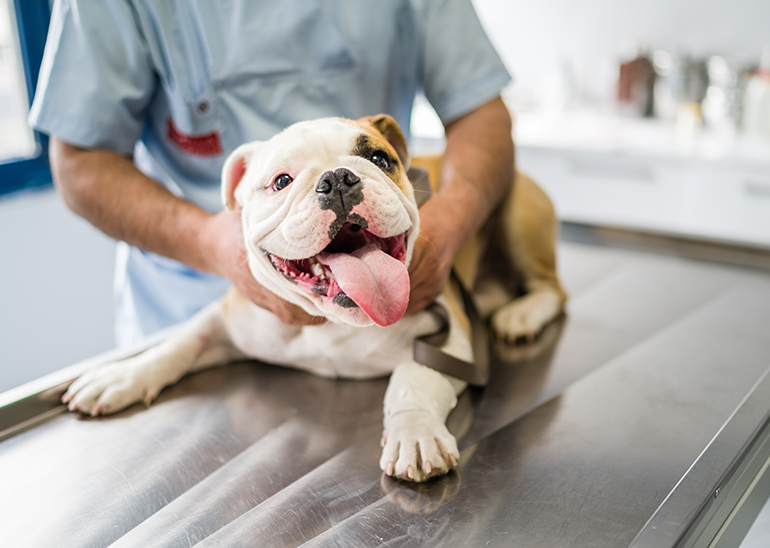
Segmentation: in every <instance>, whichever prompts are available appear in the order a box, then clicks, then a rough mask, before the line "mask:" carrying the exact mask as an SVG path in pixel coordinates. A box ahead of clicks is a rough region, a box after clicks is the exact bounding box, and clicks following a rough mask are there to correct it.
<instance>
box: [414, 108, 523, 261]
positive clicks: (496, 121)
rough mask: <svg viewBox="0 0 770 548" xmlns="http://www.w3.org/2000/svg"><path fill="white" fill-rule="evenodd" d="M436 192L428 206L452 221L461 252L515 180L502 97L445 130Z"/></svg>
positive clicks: (505, 110) (508, 119)
mask: <svg viewBox="0 0 770 548" xmlns="http://www.w3.org/2000/svg"><path fill="white" fill-rule="evenodd" d="M446 140H447V144H446V152H445V154H444V160H443V165H442V169H441V180H440V181H439V189H438V192H437V193H436V194H435V195H434V197H433V198H436V200H435V201H434V203H433V204H430V202H431V201H433V199H431V200H429V201H428V203H426V204H425V205H426V206H428V205H429V204H430V205H432V206H433V207H435V208H437V211H442V212H443V213H442V217H443V218H445V219H447V220H451V223H448V225H451V226H448V227H447V230H450V231H451V232H452V234H453V236H454V237H455V238H456V240H455V241H456V243H457V250H458V251H459V249H460V248H462V246H464V245H465V244H466V243H468V242H469V241H470V240H471V239H472V238H473V236H474V235H475V234H476V233H477V232H478V230H479V229H480V228H481V226H482V225H483V224H484V222H486V220H487V218H488V217H489V214H490V213H491V212H492V210H493V209H494V208H495V207H496V206H497V205H498V204H499V202H500V200H501V198H502V197H503V195H504V194H505V192H506V190H507V189H508V188H509V185H510V184H511V181H513V174H514V148H513V139H512V136H511V117H510V114H509V112H508V109H507V108H506V106H505V103H503V101H502V99H500V98H499V97H498V98H497V99H495V100H493V101H491V102H489V103H487V104H485V105H483V106H482V107H480V108H478V109H476V110H475V111H473V112H471V113H470V114H468V115H466V116H464V117H462V118H460V119H458V120H456V121H454V122H452V123H450V124H448V125H447V127H446Z"/></svg>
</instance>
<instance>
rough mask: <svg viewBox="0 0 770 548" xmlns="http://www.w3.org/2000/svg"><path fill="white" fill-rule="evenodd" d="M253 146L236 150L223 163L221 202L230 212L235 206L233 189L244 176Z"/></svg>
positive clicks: (247, 145) (248, 145)
mask: <svg viewBox="0 0 770 548" xmlns="http://www.w3.org/2000/svg"><path fill="white" fill-rule="evenodd" d="M255 144H256V143H248V144H246V145H241V146H239V147H238V148H236V149H235V151H234V152H233V153H232V154H231V155H230V156H229V157H228V158H227V161H225V167H223V168H222V202H223V203H224V204H225V207H226V208H227V209H229V210H230V211H232V210H234V209H235V206H236V204H237V200H236V199H235V189H236V188H238V185H239V184H240V182H241V180H242V179H243V176H244V175H245V174H246V168H247V167H248V165H249V160H251V157H252V156H253V155H254V150H255ZM240 205H243V204H240Z"/></svg>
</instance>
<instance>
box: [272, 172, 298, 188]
mask: <svg viewBox="0 0 770 548" xmlns="http://www.w3.org/2000/svg"><path fill="white" fill-rule="evenodd" d="M293 180H294V179H292V178H291V176H290V175H287V174H285V173H282V174H280V175H279V176H278V177H276V178H275V181H273V188H274V189H276V190H283V189H284V188H286V187H287V186H289V183H291V182H292V181H293Z"/></svg>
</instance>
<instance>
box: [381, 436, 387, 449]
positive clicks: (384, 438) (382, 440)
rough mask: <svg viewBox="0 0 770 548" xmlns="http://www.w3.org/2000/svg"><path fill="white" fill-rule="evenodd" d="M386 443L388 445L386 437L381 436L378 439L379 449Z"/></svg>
mask: <svg viewBox="0 0 770 548" xmlns="http://www.w3.org/2000/svg"><path fill="white" fill-rule="evenodd" d="M386 443H388V438H387V437H386V436H382V438H381V439H380V447H385V444H386Z"/></svg>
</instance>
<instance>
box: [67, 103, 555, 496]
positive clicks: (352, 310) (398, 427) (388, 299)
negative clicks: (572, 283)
mask: <svg viewBox="0 0 770 548" xmlns="http://www.w3.org/2000/svg"><path fill="white" fill-rule="evenodd" d="M409 163H410V159H409V156H408V153H407V150H406V143H405V140H404V137H403V135H402V133H401V131H400V129H399V128H398V126H397V125H396V123H395V121H394V120H393V119H392V118H390V117H388V116H384V115H382V116H376V117H371V118H365V119H362V120H358V121H352V120H343V119H322V120H316V121H311V122H303V123H298V124H295V125H293V126H291V127H289V128H288V129H286V130H285V131H283V132H282V133H280V134H278V135H276V136H275V137H273V138H272V139H270V140H269V141H265V142H255V143H250V144H247V145H244V146H242V147H240V148H238V149H237V150H236V151H235V152H234V153H233V154H232V156H231V157H230V158H229V159H228V160H227V163H226V165H225V168H224V171H223V184H222V192H223V199H224V202H225V205H226V206H227V207H228V208H229V209H231V210H232V209H235V208H237V207H240V208H242V221H243V234H244V238H245V243H246V248H247V250H248V257H249V267H250V269H251V272H252V273H253V275H254V277H255V278H256V280H257V281H258V282H259V283H260V284H262V285H263V286H264V287H266V288H268V289H269V290H271V291H273V292H274V293H275V294H276V295H278V296H280V297H283V298H284V299H286V300H288V301H290V302H292V303H295V304H297V305H299V306H301V307H302V308H303V309H304V310H306V311H307V312H309V313H310V314H312V315H316V316H318V315H321V316H324V317H325V318H327V319H328V322H327V323H326V324H325V325H320V326H296V325H288V324H285V323H282V322H281V321H280V320H279V319H278V318H277V317H276V316H274V315H273V314H272V313H270V312H269V311H267V310H265V309H262V308H260V307H258V306H256V305H255V304H253V303H251V302H250V301H248V300H247V299H246V298H245V297H243V296H242V295H241V294H240V293H239V292H237V291H236V290H231V291H230V292H229V293H228V294H227V295H225V296H224V297H223V298H222V299H221V300H219V301H217V302H215V303H213V304H212V305H210V306H209V307H207V308H205V309H203V310H202V311H201V312H199V313H198V314H197V315H196V316H195V317H193V318H192V319H191V320H190V321H188V322H186V323H185V324H183V326H182V327H181V328H180V329H179V330H178V331H176V332H174V334H172V335H171V336H170V337H169V338H167V339H166V340H165V341H163V342H162V343H160V344H159V345H157V346H155V347H152V348H150V349H149V350H147V351H146V352H144V353H142V354H139V355H138V356H135V357H132V358H129V359H127V360H124V361H120V362H116V363H112V364H108V365H105V366H102V367H99V368H97V369H94V370H92V371H90V372H87V373H86V374H84V375H83V376H82V377H80V378H79V379H77V380H76V381H75V382H74V383H73V384H72V385H71V386H70V387H69V389H68V390H67V392H66V393H65V395H64V396H63V401H64V402H65V403H68V404H69V408H70V409H71V410H78V411H80V412H83V413H87V414H91V415H100V414H108V413H115V412H117V411H119V410H121V409H124V408H126V407H127V406H129V405H131V404H133V403H135V402H138V401H142V400H144V401H145V402H147V403H149V402H151V401H152V400H153V399H155V397H156V396H157V395H158V393H159V392H160V391H161V390H162V389H163V387H165V386H168V385H170V384H172V383H174V382H176V381H177V380H179V378H180V377H182V376H183V375H185V374H187V373H190V372H192V371H197V370H200V369H203V368H206V367H211V366H214V365H219V364H224V363H228V362H232V361H235V360H240V359H244V358H256V359H259V360H262V361H265V362H268V363H273V364H281V365H286V366H290V367H296V368H300V369H304V370H307V371H310V372H313V373H316V374H318V375H322V376H325V377H347V378H371V377H378V376H383V375H387V374H391V373H392V376H391V380H390V383H389V385H388V390H387V392H386V395H385V402H384V413H385V418H384V427H385V431H384V435H383V452H382V458H381V459H380V467H381V468H382V469H383V470H385V472H386V473H387V474H388V475H391V476H397V477H400V478H403V479H409V480H412V481H424V480H426V479H428V478H430V477H432V476H436V475H440V474H444V473H446V472H448V471H449V470H450V469H451V468H452V467H453V466H455V465H456V464H457V459H458V458H459V452H458V450H457V443H456V441H455V438H454V437H453V436H452V435H451V434H450V433H449V431H448V430H447V428H446V426H445V421H446V418H447V415H448V414H449V412H450V411H451V410H452V408H453V407H454V406H455V404H456V401H457V398H456V396H457V395H458V394H459V393H460V392H461V391H462V390H463V389H464V388H465V385H466V383H465V382H463V381H460V380H458V379H454V378H451V377H448V376H445V375H442V374H441V373H438V372H437V371H435V370H433V369H429V368H427V367H425V366H422V365H420V364H418V363H416V362H415V361H414V360H413V357H412V356H413V343H414V340H415V338H416V337H418V336H421V335H424V334H427V333H430V332H433V331H435V330H436V329H437V327H438V325H439V323H438V320H437V318H436V317H435V316H434V315H433V314H431V313H430V312H422V313H420V314H417V315H415V316H409V317H402V316H403V315H404V312H405V310H406V307H407V303H408V301H409V275H408V273H407V267H408V265H409V262H410V258H411V256H412V249H413V245H414V242H415V241H416V239H417V237H418V232H419V214H418V209H417V205H416V202H415V196H414V189H413V187H412V185H411V183H410V182H409V180H408V179H407V175H406V168H407V167H408V165H409ZM437 165H438V164H437V163H436V162H435V161H434V162H428V165H427V167H428V168H429V169H431V170H432V172H433V173H432V175H433V178H434V179H435V176H436V170H437ZM513 188H514V191H513V192H510V193H509V196H508V197H507V198H506V200H505V202H504V203H503V205H502V206H501V207H500V208H499V209H498V211H497V212H496V213H495V214H494V215H493V217H492V219H491V220H490V222H489V223H487V228H485V230H484V232H485V234H482V235H480V237H479V238H477V241H476V242H474V244H472V245H471V246H469V247H468V248H466V250H464V252H462V253H461V254H460V257H459V258H458V263H457V265H456V268H457V269H458V272H459V274H460V278H461V279H462V280H463V282H465V284H467V285H468V286H469V287H474V288H475V290H476V292H477V296H478V297H479V299H480V301H482V302H483V303H484V304H483V306H482V308H483V313H484V314H486V315H487V316H491V323H492V326H493V328H494V330H495V332H496V333H497V336H498V337H500V338H503V339H506V340H510V341H512V340H514V339H517V338H519V337H522V336H524V337H530V338H531V337H532V336H534V335H535V334H536V333H537V332H539V331H540V330H541V329H542V327H543V326H544V325H545V324H547V323H548V322H550V321H551V320H552V319H553V318H555V317H556V316H557V315H558V314H559V313H560V312H561V310H562V307H563V304H564V300H565V295H564V292H563V291H562V289H561V287H560V285H559V282H558V280H557V278H556V273H555V247H554V246H555V236H556V227H557V222H556V218H555V216H554V212H553V208H552V206H551V203H550V201H549V200H548V198H547V197H546V196H545V194H543V192H542V191H541V190H540V189H539V187H537V185H535V184H534V183H533V182H532V181H531V180H530V179H528V178H526V177H524V176H521V175H519V176H518V177H517V180H516V181H515V184H514V185H513ZM501 257H502V258H503V260H501ZM490 259H496V260H494V261H492V262H490V263H489V264H485V261H487V262H488V261H489V260H490ZM476 272H482V273H484V274H483V275H479V276H477V275H476ZM477 278H478V279H477ZM519 288H523V290H524V291H525V294H524V295H523V296H522V297H518V298H515V297H516V296H517V295H516V294H515V292H516V291H517V290H518V289H519ZM455 289H456V288H455ZM441 301H442V302H443V304H444V305H445V308H446V309H447V310H448V311H449V316H450V332H449V336H448V338H447V340H446V343H445V346H444V347H443V351H444V352H446V353H448V354H451V355H453V356H456V357H458V358H460V359H463V360H468V361H470V360H472V359H473V352H472V349H471V344H470V342H469V340H470V339H469V327H468V322H467V318H466V317H465V316H464V313H463V311H462V307H461V306H460V305H459V304H458V303H459V302H460V301H459V300H458V298H457V296H456V295H455V294H454V292H453V287H452V284H450V287H448V289H447V290H446V291H445V293H444V296H442V298H441Z"/></svg>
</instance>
